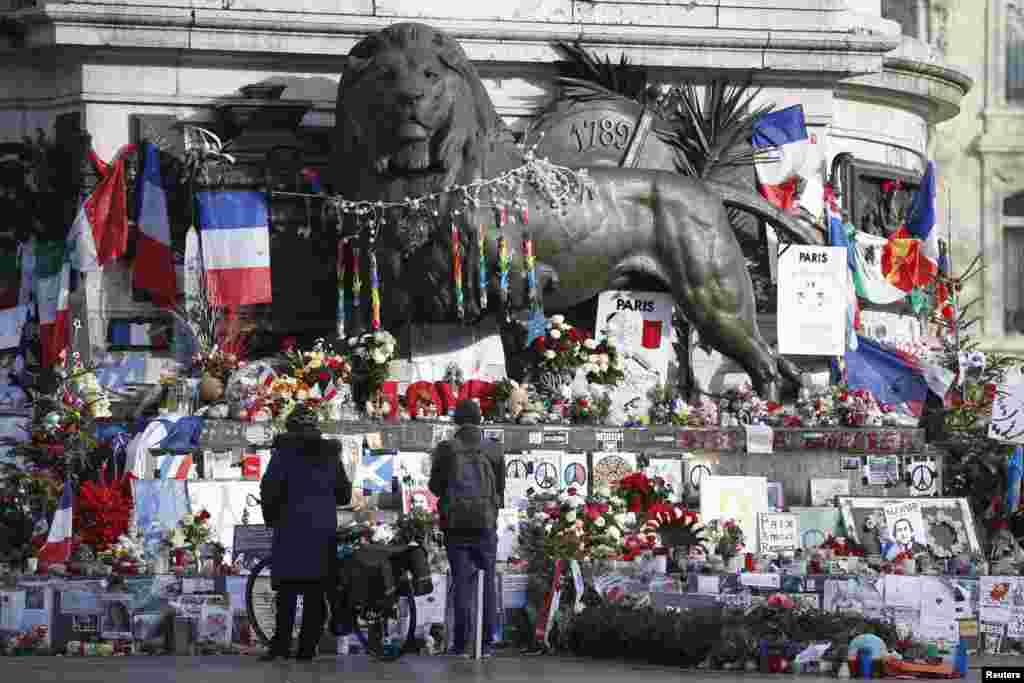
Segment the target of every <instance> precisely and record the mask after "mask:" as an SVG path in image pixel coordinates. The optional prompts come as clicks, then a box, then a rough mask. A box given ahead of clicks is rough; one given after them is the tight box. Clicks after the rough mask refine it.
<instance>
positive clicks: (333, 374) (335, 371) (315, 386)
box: [285, 339, 352, 401]
mask: <svg viewBox="0 0 1024 683" xmlns="http://www.w3.org/2000/svg"><path fill="white" fill-rule="evenodd" d="M285 358H286V359H287V360H288V364H289V366H290V369H291V375H292V376H293V377H295V378H296V379H297V380H299V381H301V382H303V383H304V384H305V386H307V387H309V390H308V393H309V396H308V397H307V398H308V400H314V401H315V400H325V401H326V400H329V399H330V397H331V393H330V392H331V390H332V389H335V388H336V387H338V386H339V385H341V384H348V383H349V382H351V381H352V363H351V361H350V360H349V359H348V358H347V357H346V356H344V355H342V354H340V353H337V352H336V351H335V350H334V349H333V348H332V347H331V346H330V345H329V344H328V343H327V342H326V341H325V340H323V339H318V340H317V341H316V343H315V344H314V345H313V348H312V350H310V351H298V350H295V349H292V350H290V351H287V352H285Z"/></svg>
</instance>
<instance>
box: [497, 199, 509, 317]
mask: <svg viewBox="0 0 1024 683" xmlns="http://www.w3.org/2000/svg"><path fill="white" fill-rule="evenodd" d="M507 215H508V214H506V213H505V210H504V209H501V210H499V211H498V212H497V215H496V216H495V222H496V223H497V224H498V293H499V298H498V301H499V303H500V304H501V311H502V314H503V315H505V316H506V319H507V317H508V273H509V271H510V270H511V266H512V257H511V256H510V255H509V253H508V240H506V239H505V230H504V227H505V219H506V217H507Z"/></svg>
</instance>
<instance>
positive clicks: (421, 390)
mask: <svg viewBox="0 0 1024 683" xmlns="http://www.w3.org/2000/svg"><path fill="white" fill-rule="evenodd" d="M405 403H406V407H407V410H408V411H409V416H410V417H421V418H427V419H430V418H435V417H437V416H438V413H439V412H440V408H441V397H440V394H439V393H438V391H437V388H436V387H435V386H434V385H433V384H431V383H430V382H415V383H414V384H411V385H410V386H409V389H408V391H406V393H405Z"/></svg>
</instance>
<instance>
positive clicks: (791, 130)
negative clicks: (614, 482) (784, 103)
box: [751, 104, 810, 211]
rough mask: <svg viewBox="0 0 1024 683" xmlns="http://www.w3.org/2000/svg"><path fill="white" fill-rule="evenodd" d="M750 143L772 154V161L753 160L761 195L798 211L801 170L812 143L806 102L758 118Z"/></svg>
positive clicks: (777, 204) (787, 209)
mask: <svg viewBox="0 0 1024 683" xmlns="http://www.w3.org/2000/svg"><path fill="white" fill-rule="evenodd" d="M751 143H752V144H753V146H754V149H755V150H757V151H760V152H765V153H770V155H771V159H770V160H769V161H758V162H756V163H755V164H754V166H755V168H756V169H757V181H758V188H759V189H760V191H761V195H762V196H763V197H764V198H765V199H766V200H768V201H769V202H770V203H772V204H774V205H775V206H777V207H779V208H780V209H782V210H784V211H795V210H796V208H797V187H798V183H799V180H800V174H801V171H802V170H803V169H804V167H805V166H806V164H807V158H808V154H809V147H810V136H809V135H808V134H807V122H806V119H805V118H804V108H803V106H802V105H799V104H797V105H794V106H792V107H786V108H785V109H780V110H779V111H773V112H769V113H767V114H765V115H764V116H762V117H761V118H759V119H758V120H757V122H756V123H755V124H754V134H753V137H752V138H751Z"/></svg>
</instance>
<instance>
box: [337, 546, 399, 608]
mask: <svg viewBox="0 0 1024 683" xmlns="http://www.w3.org/2000/svg"><path fill="white" fill-rule="evenodd" d="M394 554H395V551H394V550H393V549H392V548H391V546H386V545H364V546H362V547H360V548H358V549H357V550H356V551H355V552H354V553H352V555H351V556H350V557H348V558H346V559H345V560H342V562H341V567H340V568H339V576H338V578H339V584H340V586H339V587H340V588H342V591H341V592H342V595H341V597H342V599H343V600H344V603H345V605H344V606H345V607H348V608H350V609H351V608H356V607H378V606H384V605H388V604H390V602H391V600H392V599H393V598H394V595H395V590H396V586H395V571H394V568H393V567H392V565H391V558H392V556H394Z"/></svg>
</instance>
